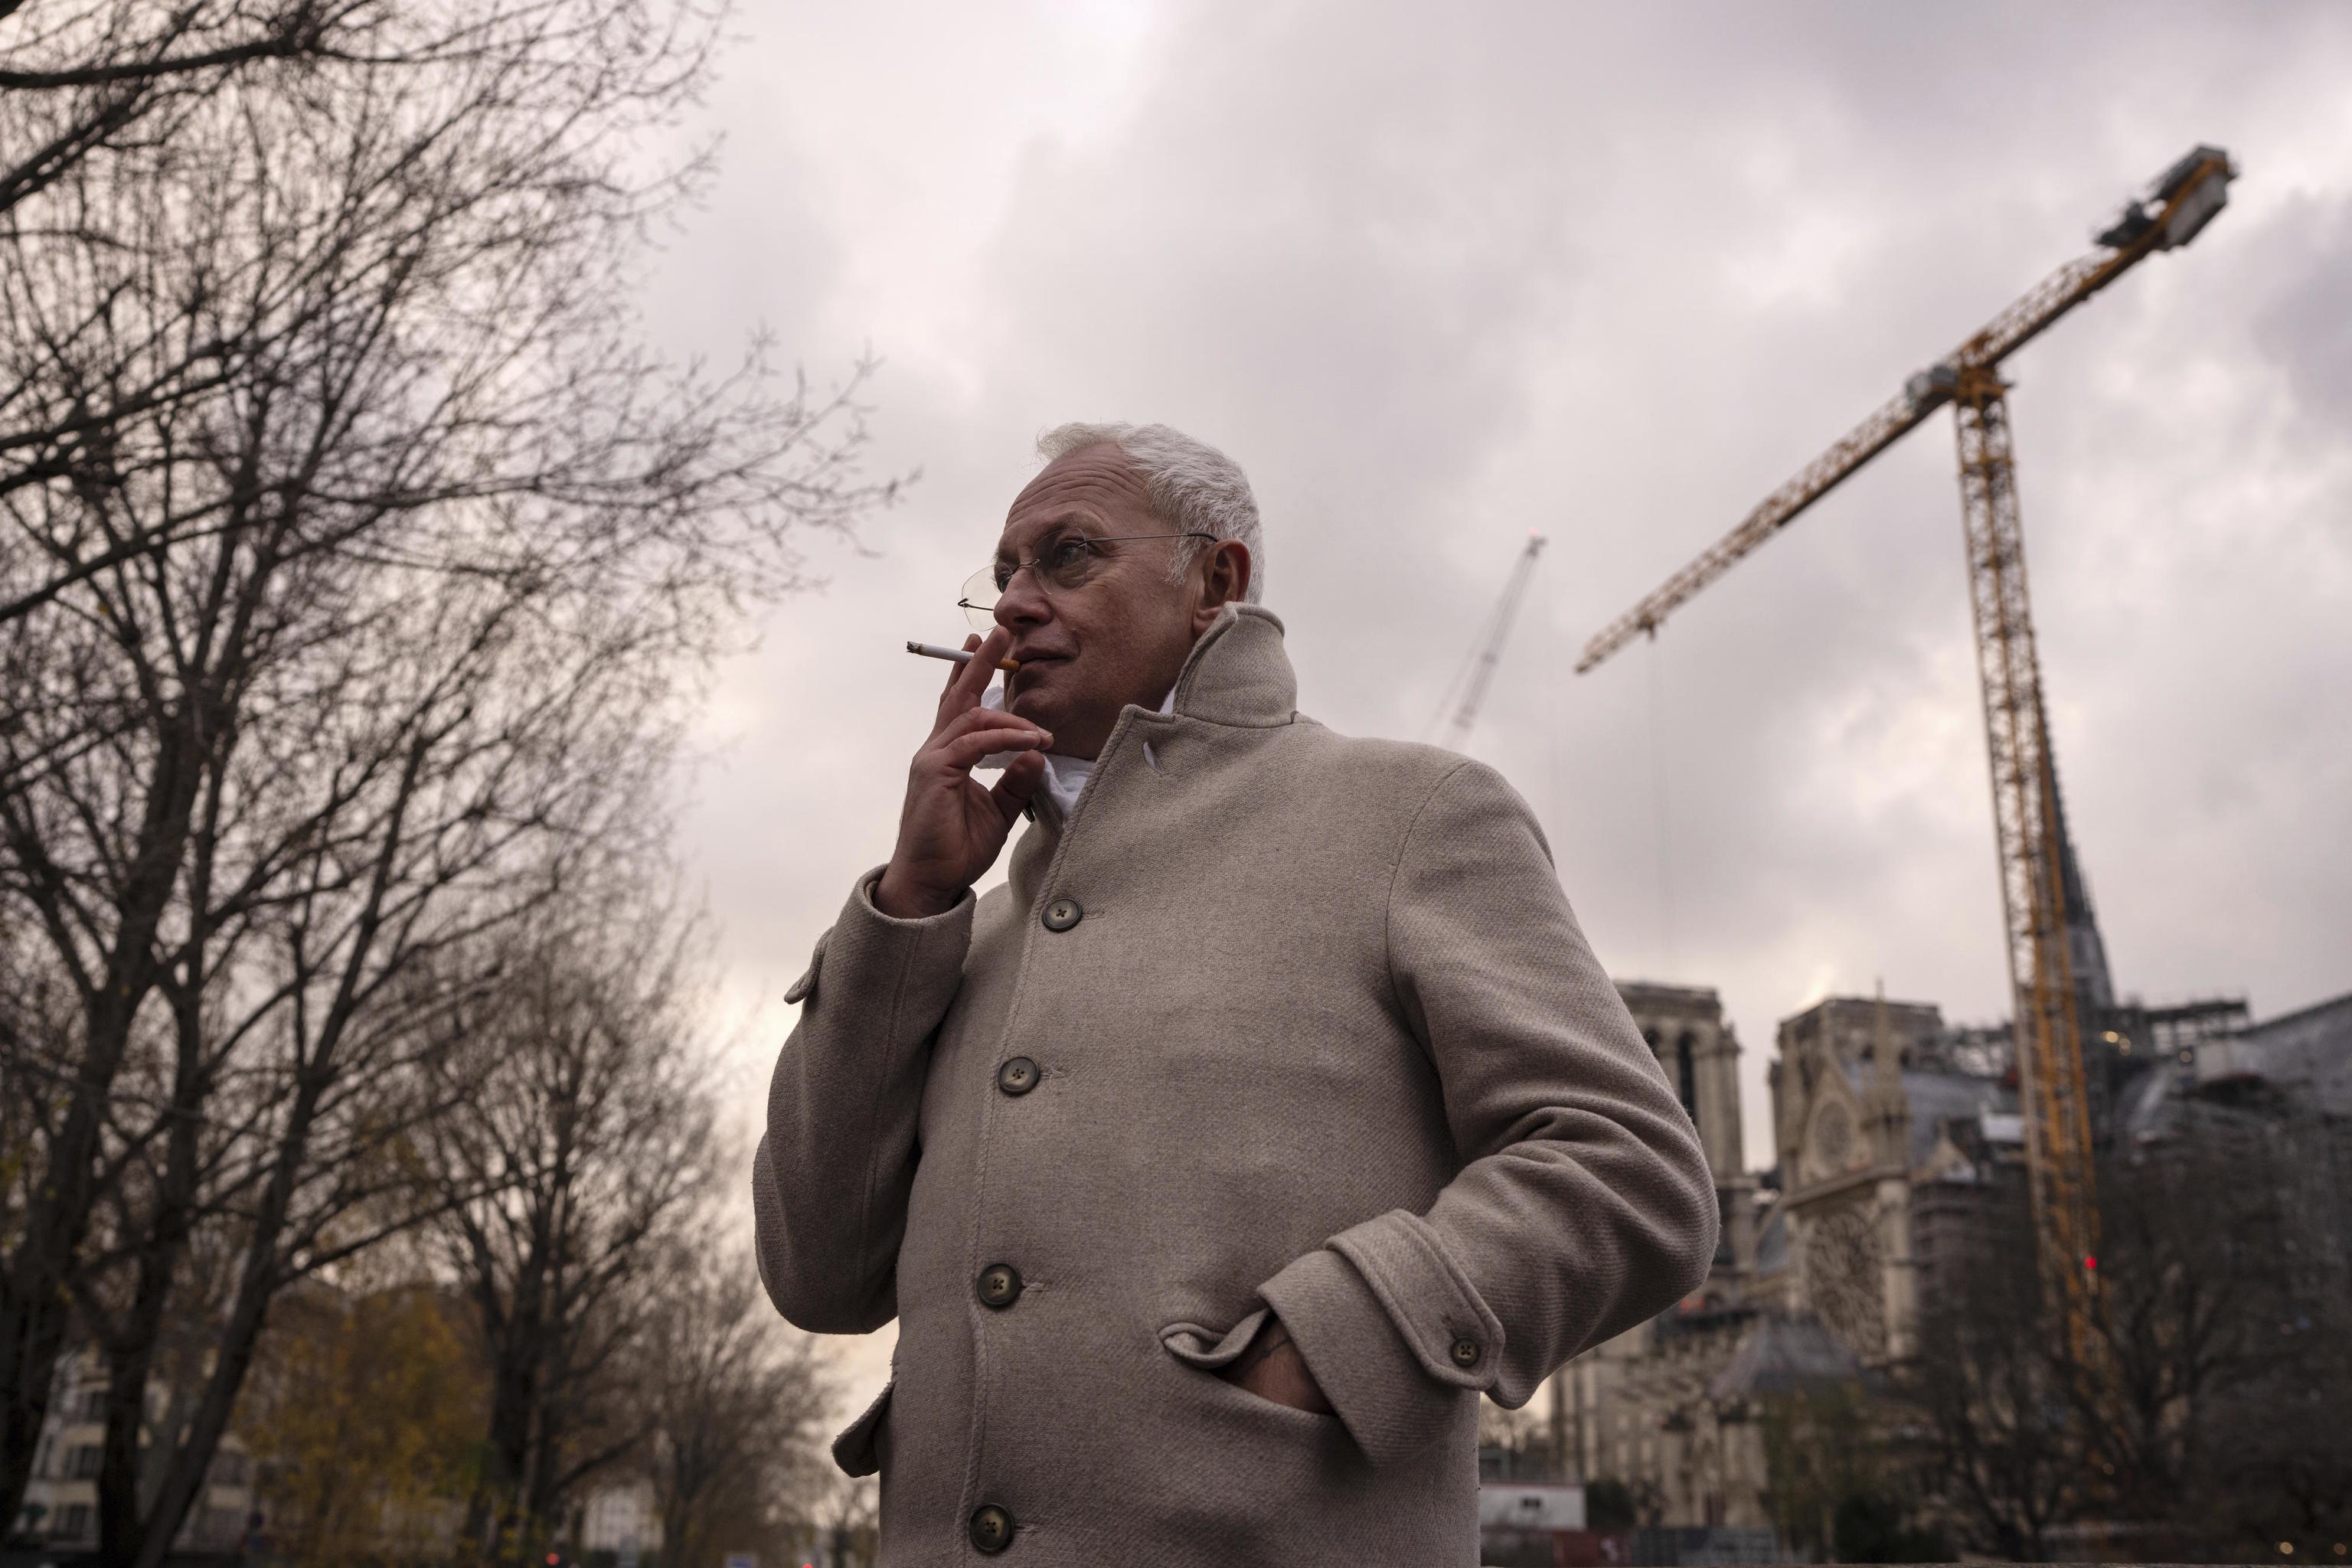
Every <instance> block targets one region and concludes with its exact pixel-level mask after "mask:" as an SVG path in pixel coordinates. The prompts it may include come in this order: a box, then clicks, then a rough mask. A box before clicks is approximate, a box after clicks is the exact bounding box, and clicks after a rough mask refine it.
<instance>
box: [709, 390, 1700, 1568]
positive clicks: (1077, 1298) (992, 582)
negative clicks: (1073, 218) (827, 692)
mask: <svg viewBox="0 0 2352 1568" xmlns="http://www.w3.org/2000/svg"><path fill="white" fill-rule="evenodd" d="M1040 445H1041V448H1042V450H1043V451H1044V453H1045V456H1046V457H1047V458H1049V459H1050V460H1049V461H1048V463H1047V465H1046V467H1045V469H1044V470H1043V471H1042V472H1041V473H1039V474H1038V476H1037V478H1036V479H1034V481H1033V482H1032V483H1031V484H1030V485H1029V487H1028V489H1025V490H1024V491H1022V493H1021V495H1020V496H1019V498H1018V499H1016V500H1014V501H1013V509H1012V510H1011V512H1010V513H1009V514H1008V515H1007V517H1006V520H1005V523H1004V529H1003V534H1002V536H1001V537H1000V538H999V540H998V542H997V547H996V560H995V563H994V565H993V567H992V569H990V570H988V571H986V572H984V573H982V574H980V575H978V576H976V577H975V578H974V579H973V583H972V584H971V586H970V587H969V588H968V589H967V592H966V596H965V603H966V604H967V605H968V606H971V607H972V608H974V609H975V610H977V611H978V612H979V613H980V614H981V615H982V616H985V617H986V618H987V619H988V621H989V622H990V624H991V629H990V630H989V632H988V635H987V636H986V637H984V638H975V639H973V641H972V642H971V644H969V645H967V646H971V647H974V648H975V649H976V657H975V658H973V659H972V660H971V663H970V664H968V665H966V666H963V667H961V668H959V669H958V670H957V672H956V673H954V674H953V675H951V676H950V678H949V679H948V682H947V689H946V692H945V694H944V695H943V696H942V697H941V698H940V706H939V712H938V715H937V719H936V721H935V722H934V724H933V726H932V729H931V733H930V737H929V739H928V740H927V741H925V742H923V744H922V746H921V747H920V749H919V750H918V751H917V752H916V753H915V758H914V763H913V766H912V768H911V769H910V770H909V773H908V784H907V797H906V805H905V808H904V810H903V812H902V813H901V815H900V817H899V826H898V845H897V847H895V848H894V849H893V850H892V852H891V856H890V859H889V861H888V863H887V865H885V866H883V867H882V868H879V869H877V870H876V871H874V872H870V873H868V874H867V875H866V876H865V877H862V878H860V879H858V882H857V885H856V888H855V889H852V890H851V892H850V895H849V900H848V903H847V904H846V906H845V908H844V909H843V910H842V914H841V919H840V921H839V922H838V923H837V924H835V926H834V928H833V929H832V930H831V931H828V932H827V933H826V934H825V936H824V939H823V940H821V941H820V942H818V943H817V950H816V956H815V958H814V960H813V961H812V962H811V963H810V965H809V970H808V973H807V974H806V975H804V976H803V978H802V979H801V980H800V981H799V982H798V983H797V984H795V985H794V987H793V990H792V991H791V992H790V993H789V997H790V999H792V1000H794V1001H797V1002H799V1003H800V1004H801V1007H802V1012H801V1019H800V1024H799V1026H798V1027H797V1028H796V1029H794V1030H793V1036H792V1038H791V1039H790V1040H789V1041H788V1042H787V1043H786V1044H785V1046H784V1049H783V1053H782V1057H781V1058H779V1060H778V1061H777V1064H776V1075H775V1080H774V1085H773V1088H772V1092H771V1095H770V1099H769V1106H768V1129H767V1135H766V1137H765V1138H764V1139H763V1140H762V1141H761V1145H760V1150H759V1154H758V1158H757V1161H756V1163H755V1168H754V1171H753V1176H752V1182H753V1196H754V1201H755V1205H756V1208H757V1212H758V1219H759V1238H760V1253H759V1256H760V1268H761V1278H762V1279H763V1280H764V1281H765V1283H766V1285H767V1288H768V1291H769V1293H770V1295H771V1296H772V1297H773V1298H774V1300H775V1302H776V1305H777V1306H778V1308H779V1309H780V1310H782V1312H783V1314H784V1316H786V1317H787V1318H789V1319H791V1320H792V1321H793V1322H795V1323H797V1324H799V1325H801V1326H802V1327H803V1328H805V1329H809V1330H813V1331H819V1332H827V1333H856V1332H863V1331H869V1330H873V1329H877V1328H879V1327H881V1326H882V1325H883V1324H885V1323H887V1322H888V1321H890V1320H891V1319H892V1318H893V1317H896V1318H897V1319H898V1323H899V1327H898V1351H897V1352H896V1354H895V1356H894V1357H893V1366H892V1370H893V1380H892V1383H891V1384H890V1386H889V1387H888V1388H887V1389H886V1390H885V1391H884V1393H883V1394H882V1396H881V1397H880V1398H879V1399H878V1400H877V1401H876V1402H875V1404H874V1405H873V1407H872V1408H871V1409H869V1410H867V1411H866V1414H865V1415H863V1416H861V1417H860V1418H859V1419H858V1420H857V1422H856V1424H855V1425H853V1426H851V1427H850V1428H849V1429H848V1430H847V1431H846V1432H845V1433H843V1434H842V1436H841V1437H840V1438H839V1440H838V1441H837V1442H836V1443H835V1448H834V1453H835V1458H836V1459H837V1460H838V1461H839V1462H840V1463H841V1465H842V1467H843V1468H845V1469H846V1470H848V1471H849V1472H850V1473H851V1474H853V1475H863V1474H866V1473H869V1472H870V1471H872V1470H874V1469H875V1468H877V1467H878V1468H880V1470H881V1471H882V1556H883V1561H884V1563H889V1564H902V1563H906V1564H911V1563H951V1562H965V1561H970V1560H973V1559H976V1558H978V1557H995V1556H997V1555H998V1554H1002V1556H1003V1559H1004V1560H1005V1561H1006V1562H1008V1563H1024V1564H1029V1563H1036V1564H1088V1565H1106V1564H1108V1565H1123V1564H1129V1563H1170V1564H1202V1565H1204V1568H1205V1565H1208V1564H1216V1565H1218V1568H1231V1565H1233V1564H1239V1563H1284V1564H1294V1563H1297V1564H1303V1563H1347V1564H1375V1563H1394V1564H1411V1565H1412V1568H1430V1565H1433V1564H1448V1563H1475V1562H1476V1561H1477V1485H1478V1473H1477V1458H1476V1454H1477V1428H1478V1396H1479V1394H1482V1393H1483V1394H1489V1395H1491V1396H1492V1397H1494V1398H1495V1399H1496V1400H1497V1401H1499V1402H1500V1403H1502V1404H1505V1405H1522V1404H1524V1403H1526V1401H1527V1400H1528V1398H1529V1397H1530V1396H1531V1395H1532V1394H1533V1393H1534V1392H1535V1390H1536V1388H1537V1387H1538V1385H1539V1384H1541V1383H1542V1381H1543V1379H1544V1378H1545V1377H1546V1376H1548V1375H1549V1373H1551V1372H1552V1370H1553V1369H1554V1368H1556V1367H1557V1366H1559V1363H1561V1362H1563V1361H1565V1360H1566V1359H1567V1358H1568V1357H1570V1355H1573V1354H1574V1353H1576V1352H1578V1351H1580V1350H1582V1349H1583V1348H1584V1347H1585V1346H1587V1345H1590V1344H1592V1343H1594V1342H1598V1341H1600V1340H1602V1339H1605V1338H1607V1337H1608V1336H1610V1335H1612V1334H1614V1333H1616V1332H1618V1331H1621V1330H1622V1329H1624V1328H1626V1327H1628V1326H1630V1325H1632V1324H1633V1323H1635V1322H1637V1321H1640V1320H1642V1319H1643V1318H1644V1317H1646V1316H1648V1315H1649V1314H1651V1313H1653V1312H1655V1311H1657V1310H1661V1309H1662V1308H1664V1307H1665V1306H1666V1305H1668V1304H1669V1303H1671V1302H1673V1301H1674V1300H1677V1299H1678V1298H1679V1297H1681V1296H1682V1295H1684V1294H1685V1292H1687V1291H1688V1290H1690V1289H1693V1288H1695V1287H1696V1285H1697V1284H1698V1283H1699V1281H1700V1280H1701V1279H1703V1278H1704V1276H1705V1274H1706V1267H1707V1262H1708V1259H1709V1258H1711V1257H1712V1256H1713V1254H1714V1251H1715V1244H1716V1226H1717V1216H1716V1210H1715V1197H1714V1188H1713V1185H1712V1183H1711V1181H1710V1179H1709V1176H1708V1173H1707V1168H1706V1163H1705V1161H1704V1159H1703V1158H1702V1156H1701V1154H1700V1151H1699V1144H1698V1140H1697V1137H1696V1134H1695V1132H1694V1131H1693V1130H1692V1128H1691V1125H1690V1121H1689V1120H1688V1118H1687V1117H1686V1116H1685V1114H1684V1113H1683V1110H1682V1108H1681V1106H1680V1105H1679V1104H1678V1103H1677V1102H1676V1100H1675V1096H1674V1094H1673V1093H1672V1092H1671V1091H1670V1090H1669V1089H1668V1088H1667V1085H1666V1080H1665V1075H1664V1072H1663V1070H1662V1069H1661V1068H1660V1067H1659V1065H1658V1063H1657V1061H1656V1059H1655V1058H1654V1057H1653V1056H1652V1055H1651V1054H1650V1052H1649V1050H1648V1049H1647V1047H1645V1046H1644V1045H1643V1041H1642V1037H1641V1036H1640V1034H1639V1033H1638V1032H1637V1031H1636V1030H1635V1028H1634V1026H1633V1019H1632V1018H1631V1017H1630V1016H1628V1015H1627V1013H1626V1011H1625V1008H1624V1005H1623V1004H1622V1002H1621V1001H1620V1000H1619V999H1618V996H1617V993H1616V990H1615V988H1614V987H1613V986H1612V984H1610V982H1609V979H1608V977H1607V976H1606V975H1605V974H1603V973H1601V967H1600V965H1599V964H1598V963H1596V962H1595V961H1594V959H1593V957H1592V953H1591V949H1590V948H1589V947H1588V946H1587V945H1586V943H1585V941H1584V938H1583V935H1582V933H1581V932H1580V931H1579V930H1578V928H1577V924H1576V921H1575V918H1574V917H1573V916H1572V915H1571V914H1570V912H1569V907H1568V902H1567V900H1566V899H1565V898H1564V897H1563V896H1562V894H1561V892H1560V889H1559V881H1558V879H1557V878H1556V877H1555V875H1554V872H1553V869H1552V867H1551V863H1550V859H1549V851H1548V849H1547V848H1546V847H1545V844H1544V840H1543V837H1542V835H1541V833H1540V832H1539V831H1538V828H1537V826H1536V823H1535V820H1534V818H1533V817H1532V816H1530V815H1529V813H1528V809H1527V807H1526V805H1524V804H1523V803H1522V802H1521V801H1520V800H1519V798H1518V797H1517V795H1514V794H1513V793H1512V792H1511V790H1510V788H1509V786H1507V784H1504V783H1503V781H1502V779H1501V778H1500V777H1499V776H1497V775H1496V773H1493V772H1492V771H1490V770H1489V769H1486V768H1485V767H1482V766H1480V765H1479V764H1477V763H1472V762H1468V761H1465V759H1463V758H1461V757H1459V756H1456V755H1454V754H1453V753H1451V752H1443V751H1438V750H1435V749H1433V748H1430V747H1425V746H1412V745H1402V744H1397V743H1392V742H1377V741H1358V740H1349V739H1345V738H1343V737H1341V736H1339V735H1335V734H1333V733H1332V732H1331V731H1328V730H1326V729H1324V728H1323V727H1322V726H1321V725H1319V724H1317V723H1316V722H1315V721H1312V720H1310V719H1307V718H1306V717H1304V716H1302V715H1301V714H1299V713H1298V712H1297V710H1296V709H1295V708H1294V707H1293V701H1294V700H1295V697H1296V685H1295V683H1294V681H1293V679H1292V676H1291V670H1290V664H1289V661H1288V659H1287V658H1286V657H1285V655H1284V653H1283V646H1282V636H1283V633H1282V623H1281V622H1279V621H1278V620H1276V618H1275V617H1274V616H1272V615H1270V614H1268V613H1267V612H1266V611H1265V610H1264V609H1261V608H1259V607H1258V604H1257V600H1258V598H1259V594H1260V588H1261V585H1262V584H1263V582H1264V571H1263V552H1262V551H1261V549H1260V547H1259V527H1258V521H1257V512H1256V506H1255V502H1254V500H1252V498H1251V495H1250V489H1249V484H1248V481H1247V480H1246V479H1244V478H1243V476H1242V474H1241V471H1240V470H1239V469H1238V468H1235V467H1234V464H1233V463H1232V462H1231V461H1229V460H1228V459H1227V458H1224V457H1223V455H1222V454H1220V453H1218V452H1215V451H1213V450H1212V449H1211V448H1209V447H1204V446H1202V445H1201V444H1200V443H1198V442H1195V441H1192V440H1191V439H1190V438H1188V437H1184V436H1181V435H1180V434H1178V433H1177V432H1175V431H1173V430H1171V429H1168V428H1167V427H1165V426H1145V427H1142V428H1140V429H1138V428H1134V427H1131V426H1065V427H1064V428H1062V429H1060V430H1057V431H1055V432H1053V433H1052V434H1050V435H1048V436H1047V437H1045V440H1044V441H1043V442H1042V443H1041V444H1040ZM1008 657H1009V658H1013V659H1014V660H1017V661H1018V663H1019V668H1018V670H1017V671H1015V672H1013V674H1011V675H1010V676H1009V677H1008V678H1007V679H1006V680H1005V685H1004V691H1005V696H1004V699H1003V706H1002V707H1001V708H997V707H992V706H990V705H988V704H987V703H985V702H983V700H982V696H983V691H984V689H986V688H987V687H988V685H989V684H990V682H991V681H992V679H994V677H995V669H996V666H997V663H998V661H999V660H1000V659H1002V658H1008ZM992 756H993V757H995V758H997V759H998V760H999V761H1001V762H1002V763H1003V775H1002V777H1001V778H1000V779H999V781H998V782H997V783H996V784H994V785H993V786H992V787H991V786H988V785H985V784H982V783H980V782H978V781H976V780H974V779H973V778H972V777H971V769H972V768H973V767H974V766H975V765H976V764H978V763H981V762H982V759H984V758H989V757H992ZM1024 816H1028V817H1031V818H1033V819H1034V825H1033V826H1030V827H1029V828H1028V829H1027V830H1026V831H1025V832H1024V834H1023V836H1022V838H1021V841H1020V843H1019V844H1018V845H1017V846H1016V847H1014V849H1013V860H1012V865H1011V868H1010V878H1009V880H1008V881H1007V883H1006V884H1005V885H1004V886H1003V887H1000V888H996V889H992V890H991V891H990V892H989V893H988V895H987V896H986V897H984V898H981V899H979V900H975V899H974V898H973V896H972V893H971V884H972V883H973V882H974V881H975V880H977V879H979V878H980V877H981V876H982V874H983V873H985V872H986V871H987V870H988V868H990V867H991V866H992V864H993V863H994V862H995V859H996V857H997V855H998V853H999V851H1000V850H1001V849H1002V848H1003V845H1004V841H1005V839H1006V837H1008V835H1009V834H1010V833H1011V831H1012V829H1013V826H1014V824H1015V823H1016V822H1018V821H1019V820H1020V819H1021V818H1023V817H1024Z"/></svg>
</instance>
